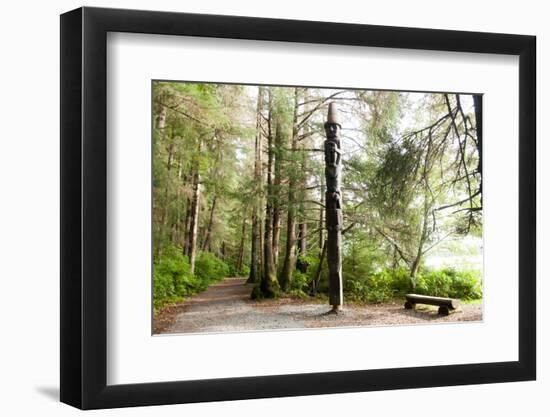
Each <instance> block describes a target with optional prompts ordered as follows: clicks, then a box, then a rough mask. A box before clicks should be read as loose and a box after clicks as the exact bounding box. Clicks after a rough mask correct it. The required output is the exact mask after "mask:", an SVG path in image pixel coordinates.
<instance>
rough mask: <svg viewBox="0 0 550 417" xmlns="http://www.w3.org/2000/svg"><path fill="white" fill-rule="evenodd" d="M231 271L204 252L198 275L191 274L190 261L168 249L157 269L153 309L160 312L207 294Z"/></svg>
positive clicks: (177, 249)
mask: <svg viewBox="0 0 550 417" xmlns="http://www.w3.org/2000/svg"><path fill="white" fill-rule="evenodd" d="M228 273H229V267H228V266H227V265H226V264H225V262H223V261H222V260H221V259H218V258H216V257H215V256H214V255H213V254H211V253H207V252H203V253H200V254H199V255H198V256H197V259H196V261H195V275H191V273H190V265H189V259H188V258H187V256H185V255H183V253H182V250H181V249H180V248H178V247H175V246H169V247H167V248H165V249H164V251H163V253H162V256H161V258H160V259H159V260H158V261H157V262H156V263H155V264H154V265H153V305H154V309H155V311H158V310H159V309H160V308H162V307H163V306H164V305H166V304H169V303H174V302H176V301H179V300H181V299H183V297H186V296H189V295H192V294H196V293H198V292H201V291H204V290H206V289H207V288H208V286H209V285H210V284H211V283H213V282H216V281H219V280H221V279H223V278H224V277H226V276H227V275H228Z"/></svg>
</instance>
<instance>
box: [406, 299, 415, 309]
mask: <svg viewBox="0 0 550 417" xmlns="http://www.w3.org/2000/svg"><path fill="white" fill-rule="evenodd" d="M414 307H415V304H414V303H411V302H409V301H405V308H406V309H407V310H414Z"/></svg>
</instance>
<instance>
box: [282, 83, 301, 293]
mask: <svg viewBox="0 0 550 417" xmlns="http://www.w3.org/2000/svg"><path fill="white" fill-rule="evenodd" d="M298 131H299V127H298V89H297V88H295V89H294V116H293V122H292V146H291V148H292V151H293V152H295V151H296V150H297V149H298ZM295 196H296V174H295V173H290V175H289V180H288V207H287V209H288V212H287V223H286V225H287V228H286V250H285V260H284V264H283V269H282V271H281V275H280V277H279V284H280V285H281V288H282V289H283V290H284V291H286V290H288V288H289V287H290V283H291V282H292V274H293V272H294V268H295V267H296V252H295V246H296V207H295V205H296V202H295Z"/></svg>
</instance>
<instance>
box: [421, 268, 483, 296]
mask: <svg viewBox="0 0 550 417" xmlns="http://www.w3.org/2000/svg"><path fill="white" fill-rule="evenodd" d="M416 292H417V293H419V294H425V295H434V296H436V297H451V298H458V299H462V300H478V299H480V298H481V297H482V289H481V280H480V274H479V273H478V272H477V271H459V270H456V269H454V268H442V269H434V270H428V271H424V272H423V273H422V274H420V276H419V277H418V279H417V282H416Z"/></svg>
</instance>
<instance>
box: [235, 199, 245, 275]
mask: <svg viewBox="0 0 550 417" xmlns="http://www.w3.org/2000/svg"><path fill="white" fill-rule="evenodd" d="M245 238H246V209H245V210H244V213H243V225H242V228H241V242H240V244H239V256H238V258H237V274H239V275H240V274H241V273H242V272H243V263H244V243H245Z"/></svg>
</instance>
